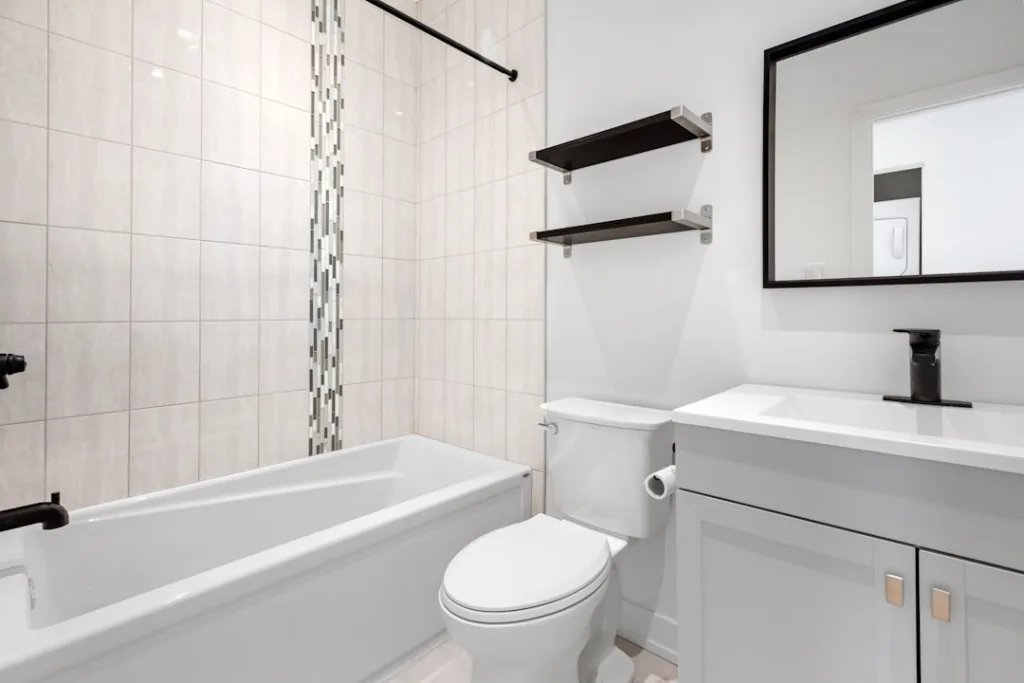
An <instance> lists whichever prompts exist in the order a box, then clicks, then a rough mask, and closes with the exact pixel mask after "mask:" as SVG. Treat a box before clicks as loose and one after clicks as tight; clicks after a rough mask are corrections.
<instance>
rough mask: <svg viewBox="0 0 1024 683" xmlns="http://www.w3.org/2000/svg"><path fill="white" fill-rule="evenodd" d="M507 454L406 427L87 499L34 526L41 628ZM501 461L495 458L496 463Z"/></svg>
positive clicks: (451, 480) (36, 613) (494, 470)
mask: <svg viewBox="0 0 1024 683" xmlns="http://www.w3.org/2000/svg"><path fill="white" fill-rule="evenodd" d="M500 465H506V466H507V465H508V463H503V462H501V461H493V464H492V463H490V462H488V459H487V458H483V457H482V456H480V455H478V454H475V453H472V452H469V451H462V450H461V449H456V448H452V447H450V446H447V445H444V444H439V443H437V442H434V441H431V440H428V439H422V438H418V437H406V438H404V439H398V440H394V441H391V442H384V443H381V444H375V445H371V446H367V447H360V448H355V449H351V450H349V451H341V452H339V453H336V454H331V455H325V456H318V457H316V458H311V459H304V460H302V461H299V462H295V463H289V464H287V465H285V466H281V467H273V468H268V469H266V470H260V471H256V472H253V473H247V474H246V475H236V476H232V477H228V478H225V479H223V480H221V481H213V482H206V483H204V484H200V485H193V486H189V487H185V488H182V489H179V490H176V491H170V492H166V493H163V494H158V495H154V496H149V497H146V498H144V499H143V498H140V499H137V500H129V501H123V502H121V503H116V504H112V505H109V506H104V508H103V509H100V508H94V510H96V511H97V513H96V514H93V513H92V512H91V511H90V510H82V511H80V512H78V513H75V514H73V516H72V523H71V524H70V525H69V526H67V527H64V528H62V529H58V530H54V531H46V532H42V531H40V532H36V533H31V534H27V535H26V536H25V566H26V568H27V571H28V575H29V576H30V577H31V578H32V581H33V582H34V585H35V593H36V605H35V608H34V609H33V610H32V615H31V626H32V627H33V628H43V627H46V626H49V625H53V624H56V623H59V622H62V621H64V620H67V619H71V618H73V617H76V616H79V615H82V614H86V613H88V612H91V611H93V610H96V609H99V608H101V607H104V606H107V605H111V604H113V603H116V602H119V601H121V600H124V599H126V598H130V597H132V596H135V595H140V594H142V593H145V592H147V591H150V590H153V589H155V588H158V587H160V586H165V585H168V584H170V583H173V582H175V581H179V580H181V579H185V578H187V577H190V576H194V575H196V574H199V573H201V572H204V571H207V570H209V569H212V568H215V567H218V566H222V565H225V564H228V563H230V562H233V561H235V560H238V559H241V558H243V557H247V556H249V555H253V554H255V553H259V552H261V551H264V550H268V549H270V548H273V547H275V546H278V545H281V544H283V543H286V542H288V541H292V540H295V539H297V538H301V537H303V536H307V535H309V534H312V533H315V532H317V531H322V530H324V529H327V528H330V527H333V526H336V525H339V524H342V523H344V522H347V521H350V520H353V519H356V518H359V517H362V516H365V515H368V514H371V513H373V512H376V511H378V510H381V509H383V508H386V507H390V506H394V505H397V504H399V503H401V502H404V501H407V500H410V499H412V498H416V497H418V496H420V495H424V494H426V493H430V492H433V491H437V490H440V489H443V488H445V487H447V486H451V485H453V484H456V483H459V482H462V481H466V480H468V479H473V478H475V477H478V476H482V475H486V474H502V473H503V471H502V469H501V468H500ZM496 466H497V467H496Z"/></svg>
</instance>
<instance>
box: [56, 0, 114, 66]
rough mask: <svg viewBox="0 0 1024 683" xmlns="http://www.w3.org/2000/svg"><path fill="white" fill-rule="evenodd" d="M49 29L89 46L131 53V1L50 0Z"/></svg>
mask: <svg viewBox="0 0 1024 683" xmlns="http://www.w3.org/2000/svg"><path fill="white" fill-rule="evenodd" d="M36 1H37V2H39V0H36ZM42 4H45V3H42ZM50 30H51V31H52V32H53V33H59V34H60V35H63V36H68V37H70V38H74V39H76V40H80V41H82V42H84V43H88V44H90V45H95V46H97V47H102V48H105V49H107V50H113V51H114V52H120V53H122V54H129V53H130V52H131V49H132V2H131V0H50Z"/></svg>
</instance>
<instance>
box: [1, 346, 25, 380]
mask: <svg viewBox="0 0 1024 683" xmlns="http://www.w3.org/2000/svg"><path fill="white" fill-rule="evenodd" d="M27 367H28V364H27V363H26V362H25V356H15V355H12V354H9V353H0V389H6V388H7V387H9V386H11V385H10V383H9V382H8V381H7V375H16V374H18V373H19V372H25V368H27Z"/></svg>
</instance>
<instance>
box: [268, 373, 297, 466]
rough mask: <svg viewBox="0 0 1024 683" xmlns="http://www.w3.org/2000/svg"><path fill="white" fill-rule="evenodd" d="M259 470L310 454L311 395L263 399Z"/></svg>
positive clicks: (291, 392)
mask: <svg viewBox="0 0 1024 683" xmlns="http://www.w3.org/2000/svg"><path fill="white" fill-rule="evenodd" d="M259 401H260V460H259V464H260V467H266V466H267V465H276V464H278V463H282V462H288V461H290V460H298V459H299V458H305V457H307V456H308V455H309V392H308V391H290V392H287V393H281V394H264V395H262V396H260V398H259Z"/></svg>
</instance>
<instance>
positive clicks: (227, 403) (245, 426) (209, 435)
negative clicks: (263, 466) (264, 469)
mask: <svg viewBox="0 0 1024 683" xmlns="http://www.w3.org/2000/svg"><path fill="white" fill-rule="evenodd" d="M259 429H260V402H259V398H258V397H256V396H247V397H245V398H234V399H227V400H224V401H205V402H203V403H200V404H199V478H200V479H201V480H206V479H214V478H216V477H224V476H227V475H229V474H235V473H237V472H245V471H247V470H251V469H255V468H256V467H257V466H258V465H259Z"/></svg>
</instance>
